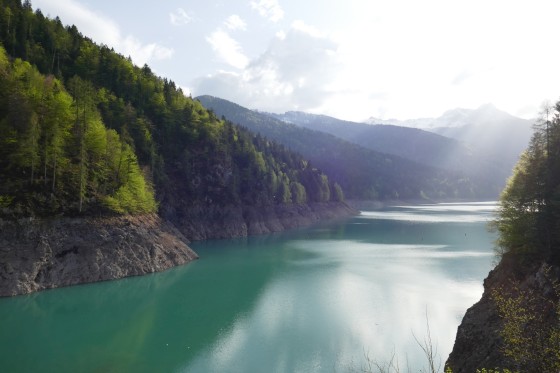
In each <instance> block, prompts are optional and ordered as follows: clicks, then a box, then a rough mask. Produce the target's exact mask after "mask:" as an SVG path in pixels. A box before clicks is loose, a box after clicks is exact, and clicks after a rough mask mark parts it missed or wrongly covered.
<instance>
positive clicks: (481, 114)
mask: <svg viewBox="0 0 560 373" xmlns="http://www.w3.org/2000/svg"><path fill="white" fill-rule="evenodd" d="M507 120H511V121H517V120H521V121H527V120H526V119H521V118H518V117H515V116H513V115H511V114H509V113H507V112H505V111H502V110H500V109H498V108H497V107H496V106H494V105H493V104H484V105H481V106H480V107H479V108H477V109H465V108H456V109H451V110H447V111H446V112H444V113H443V114H442V115H441V116H439V117H437V118H414V119H405V120H400V119H395V118H390V119H380V118H375V117H370V118H368V119H366V120H365V121H364V123H366V124H391V125H395V126H401V127H411V128H420V129H424V130H431V129H434V128H441V127H462V126H466V125H472V124H488V123H494V122H496V121H507Z"/></svg>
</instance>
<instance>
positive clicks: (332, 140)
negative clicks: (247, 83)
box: [197, 96, 479, 199]
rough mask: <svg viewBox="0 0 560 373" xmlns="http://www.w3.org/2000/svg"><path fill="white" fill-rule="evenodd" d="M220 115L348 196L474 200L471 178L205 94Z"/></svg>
mask: <svg viewBox="0 0 560 373" xmlns="http://www.w3.org/2000/svg"><path fill="white" fill-rule="evenodd" d="M197 100H199V101H200V102H201V103H202V104H203V105H204V106H205V107H208V108H210V109H211V110H212V111H213V112H215V113H216V114H217V115H221V116H224V117H226V118H228V119H229V120H231V121H232V122H234V123H238V124H240V125H242V126H245V127H247V128H249V129H251V130H252V131H255V132H258V133H260V134H262V135H263V136H266V137H267V138H269V139H272V140H275V141H278V142H280V143H282V144H284V145H286V146H288V147H289V148H290V149H292V150H294V151H297V152H299V153H301V154H303V155H304V156H305V157H306V158H308V159H309V160H310V161H311V162H313V164H314V165H315V166H317V167H319V168H320V169H322V170H323V171H325V172H326V173H327V174H328V175H329V176H330V177H331V178H333V179H334V180H336V181H337V182H338V183H339V184H340V185H341V186H342V187H343V189H344V191H345V193H346V194H347V196H348V197H349V198H357V199H378V198H379V199H395V198H401V199H418V198H425V197H429V198H475V197H478V196H479V190H477V189H476V187H475V186H474V185H473V184H472V183H471V182H470V181H469V180H468V178H465V177H462V176H460V175H457V174H454V173H452V172H446V171H443V170H440V169H436V168H433V167H428V166H424V165H421V164H418V163H416V162H412V161H410V160H406V159H403V158H400V157H396V156H392V155H387V154H383V153H379V152H376V151H373V150H370V149H365V148H363V147H361V146H358V145H356V144H352V143H350V142H347V141H344V140H342V139H340V138H337V137H335V136H333V135H330V134H326V133H323V132H318V131H312V130H309V129H305V128H301V127H298V126H296V125H293V124H288V123H285V122H283V121H280V120H278V119H275V118H272V117H270V116H268V115H266V114H262V113H258V112H254V111H251V110H249V109H246V108H243V107H241V106H239V105H237V104H234V103H232V102H229V101H226V100H223V99H219V98H215V97H211V96H201V97H198V98H197Z"/></svg>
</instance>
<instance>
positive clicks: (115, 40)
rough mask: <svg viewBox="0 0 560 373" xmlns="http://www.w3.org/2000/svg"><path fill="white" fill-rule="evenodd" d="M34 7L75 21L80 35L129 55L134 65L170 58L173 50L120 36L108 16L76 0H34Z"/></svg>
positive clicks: (129, 36)
mask: <svg viewBox="0 0 560 373" xmlns="http://www.w3.org/2000/svg"><path fill="white" fill-rule="evenodd" d="M33 6H34V8H36V9H37V8H39V9H41V11H42V12H43V13H44V14H47V15H50V16H52V17H55V16H59V17H60V19H61V21H62V22H64V23H65V24H68V25H72V24H74V25H76V27H78V29H79V30H80V32H81V33H82V34H83V35H86V36H87V37H89V38H91V39H92V40H93V41H94V42H96V43H101V44H105V45H107V46H109V47H113V48H115V50H116V51H117V52H119V53H121V54H123V55H125V56H130V57H131V58H132V61H133V62H134V63H135V64H137V65H140V66H142V65H144V64H145V63H148V62H149V61H152V60H161V59H167V58H170V57H171V56H172V55H173V53H174V51H173V49H172V48H168V47H165V46H162V45H159V44H157V43H150V44H143V43H142V42H141V41H140V40H138V39H137V38H136V37H134V36H132V35H127V36H123V35H122V33H121V30H120V28H119V26H118V25H117V24H116V23H115V22H114V21H113V20H111V19H110V18H108V17H106V16H104V15H102V14H98V13H96V12H94V11H92V10H91V9H89V8H87V7H86V6H85V5H83V4H80V3H78V2H77V1H76V0H34V1H33Z"/></svg>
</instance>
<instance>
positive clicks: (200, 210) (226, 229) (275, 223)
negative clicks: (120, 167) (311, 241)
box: [163, 202, 358, 240]
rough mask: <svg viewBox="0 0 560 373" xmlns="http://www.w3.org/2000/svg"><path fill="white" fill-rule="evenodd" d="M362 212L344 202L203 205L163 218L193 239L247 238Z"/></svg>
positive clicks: (171, 211) (169, 210) (164, 214)
mask: <svg viewBox="0 0 560 373" xmlns="http://www.w3.org/2000/svg"><path fill="white" fill-rule="evenodd" d="M357 214H358V211H357V210H354V209H352V208H351V207H349V206H348V205H346V204H345V203H342V202H325V203H309V204H306V205H297V204H282V205H273V206H265V207H259V208H257V207H252V206H239V205H237V206H235V205H229V206H218V205H211V206H200V207H191V208H189V209H187V210H186V211H185V210H181V211H175V210H172V209H168V210H166V211H164V213H163V216H164V217H165V218H166V219H169V220H170V221H172V222H173V223H174V224H175V226H177V228H178V229H179V230H181V232H182V233H183V234H184V235H185V236H186V237H187V238H188V239H189V240H205V239H214V238H231V237H243V236H248V235H251V236H252V235H260V234H267V233H272V232H281V231H284V230H286V229H292V228H297V227H303V226H307V225H310V224H313V223H315V222H318V221H320V220H326V219H333V218H343V217H348V216H352V215H357Z"/></svg>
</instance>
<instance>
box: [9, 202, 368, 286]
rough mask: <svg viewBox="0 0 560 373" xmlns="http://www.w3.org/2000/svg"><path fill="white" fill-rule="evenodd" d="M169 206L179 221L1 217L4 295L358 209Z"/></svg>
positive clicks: (111, 273)
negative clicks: (199, 242) (196, 243)
mask: <svg viewBox="0 0 560 373" xmlns="http://www.w3.org/2000/svg"><path fill="white" fill-rule="evenodd" d="M167 213H168V215H169V216H168V217H170V218H171V219H172V221H173V222H174V223H175V224H176V226H177V228H176V227H175V225H173V224H172V223H169V222H167V221H166V220H165V221H164V220H162V219H161V218H160V217H158V216H157V215H155V214H150V215H141V216H121V217H96V218H92V217H90V218H52V219H32V218H27V219H19V220H1V219H0V296H11V295H18V294H27V293H31V292H34V291H39V290H43V289H49V288H56V287H62V286H68V285H76V284H81V283H88V282H96V281H103V280H113V279H118V278H122V277H128V276H137V275H143V274H147V273H152V272H158V271H163V270H165V269H168V268H171V267H174V266H177V265H181V264H185V263H188V262H190V261H191V260H193V259H196V258H197V255H196V253H195V252H194V251H192V250H191V249H190V248H189V247H188V246H187V243H188V240H189V239H190V240H203V239H212V238H231V237H239V236H247V235H258V234H266V233H271V232H279V231H283V230H286V229H290V228H295V227H301V226H305V225H310V224H312V223H314V222H317V221H319V220H324V219H332V218H337V217H347V216H350V215H354V214H357V211H356V210H353V209H351V208H350V207H348V206H347V205H346V204H344V203H337V202H329V203H314V204H308V205H276V206H269V207H266V208H259V209H257V208H254V207H240V206H215V207H208V206H206V207H204V208H192V209H189V210H188V211H187V212H184V211H182V212H181V213H180V214H179V213H177V212H176V211H173V210H168V211H167Z"/></svg>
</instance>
